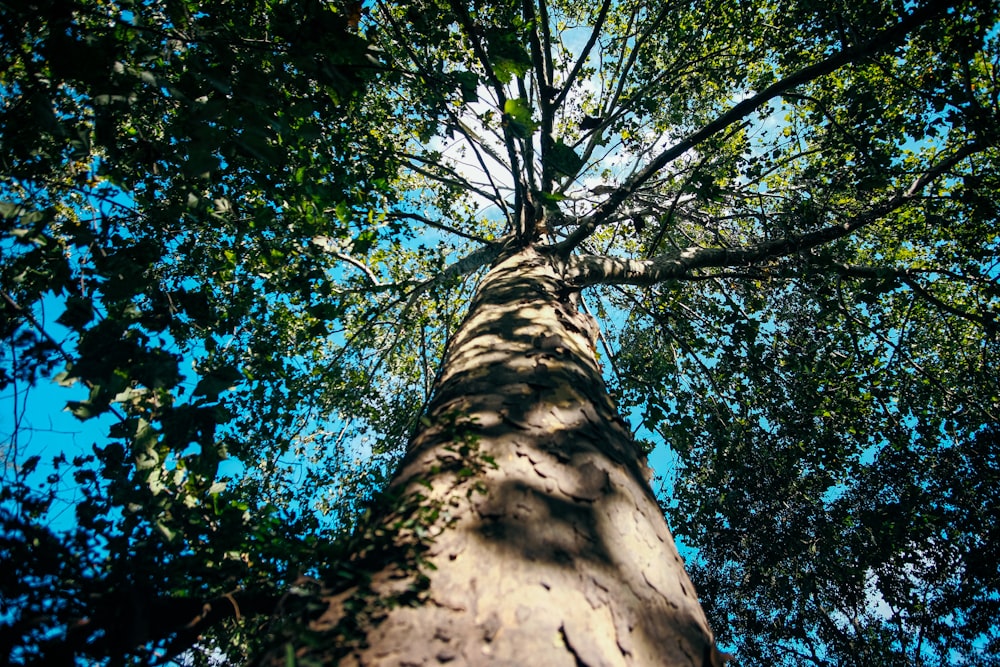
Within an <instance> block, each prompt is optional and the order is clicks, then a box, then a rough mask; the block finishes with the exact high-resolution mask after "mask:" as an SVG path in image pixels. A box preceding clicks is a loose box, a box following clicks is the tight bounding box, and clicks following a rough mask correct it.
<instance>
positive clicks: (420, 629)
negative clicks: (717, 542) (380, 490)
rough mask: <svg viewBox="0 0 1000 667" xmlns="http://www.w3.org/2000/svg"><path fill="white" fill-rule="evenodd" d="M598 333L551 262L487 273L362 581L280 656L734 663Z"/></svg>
mask: <svg viewBox="0 0 1000 667" xmlns="http://www.w3.org/2000/svg"><path fill="white" fill-rule="evenodd" d="M596 333H597V331H596V323H595V322H594V321H593V319H592V318H591V317H590V316H588V315H586V314H583V313H580V312H579V311H578V309H577V306H576V294H575V292H573V291H571V290H569V289H568V288H567V286H566V284H565V283H564V282H563V281H562V280H561V278H560V273H559V270H558V265H557V263H556V262H555V261H550V260H549V259H548V258H547V257H545V256H543V255H541V254H539V253H538V252H537V251H535V250H532V249H527V250H524V251H521V252H519V253H517V254H514V255H512V256H509V257H507V258H506V259H505V260H503V261H502V262H500V263H499V264H497V265H496V266H495V267H494V268H493V269H492V270H491V271H490V272H489V274H487V276H486V277H485V278H484V280H483V282H482V285H481V286H480V288H479V292H478V294H477V296H476V298H475V299H474V300H473V302H472V304H471V306H470V312H469V314H468V317H467V319H466V321H465V322H464V323H463V325H462V326H461V328H460V329H459V330H458V332H457V333H456V335H455V337H454V339H453V341H452V342H451V345H450V347H449V350H448V354H447V358H446V360H445V362H444V367H443V368H442V372H441V375H440V378H439V380H438V382H437V385H436V390H435V394H434V398H433V401H432V403H431V405H430V406H429V408H428V413H427V418H426V420H425V421H424V427H423V428H422V430H421V431H420V432H419V433H418V434H417V435H416V437H415V438H414V440H413V442H412V443H411V445H410V448H409V451H408V453H407V455H406V457H405V459H404V460H403V462H402V465H401V466H400V469H399V470H398V471H397V473H396V476H395V478H394V481H393V482H392V484H391V487H390V488H391V491H392V492H393V494H392V495H393V497H395V498H396V499H397V500H396V501H395V504H393V505H392V506H390V507H389V508H388V509H386V510H385V513H384V514H383V516H382V518H380V519H377V520H376V522H375V524H374V525H373V526H372V527H371V528H369V529H368V530H367V531H365V532H364V533H363V534H362V535H360V536H359V538H358V542H357V544H358V550H357V552H356V553H355V554H354V556H353V567H354V569H355V572H356V577H357V579H356V580H355V581H354V582H353V585H350V586H349V587H347V588H346V589H341V590H336V589H328V590H326V591H325V592H324V593H323V594H322V599H323V609H322V612H321V615H319V616H318V617H315V616H314V617H313V618H312V620H310V621H309V627H310V629H311V630H312V631H313V632H311V633H309V634H310V635H311V636H312V639H311V640H310V641H308V642H302V641H301V640H300V641H298V642H294V643H289V644H288V645H286V646H285V647H284V648H283V649H282V650H280V651H278V652H277V653H276V654H275V657H276V658H278V662H280V661H282V660H283V659H284V658H285V656H291V654H292V653H293V652H294V653H295V654H296V655H297V659H296V660H295V662H296V663H297V664H309V663H310V661H316V662H318V663H320V664H331V663H334V662H337V661H339V664H343V665H437V664H441V663H449V662H450V663H453V664H470V665H482V664H502V665H545V666H546V667H557V666H559V665H567V666H569V667H572V666H575V665H595V666H596V665H699V666H700V665H714V664H721V662H722V661H721V657H720V655H719V654H718V653H717V652H716V650H715V647H714V642H713V639H712V634H711V631H710V630H709V628H708V625H707V622H706V620H705V617H704V614H703V613H702V610H701V607H700V606H699V604H698V600H697V597H696V594H695V591H694V588H693V586H692V585H691V582H690V581H689V579H688V577H687V574H686V573H685V571H684V565H683V562H682V561H681V559H680V557H679V556H678V554H677V550H676V548H675V547H674V544H673V539H672V538H671V536H670V533H669V531H668V529H667V526H666V524H665V522H664V519H663V516H662V513H661V510H660V508H659V507H658V505H657V503H656V500H655V498H654V496H653V494H652V492H651V490H650V488H649V484H648V481H647V472H648V468H647V467H646V464H645V457H644V456H643V455H642V454H641V452H640V451H639V450H638V448H637V447H636V446H635V444H634V442H633V441H632V439H631V437H630V435H629V432H628V429H627V428H626V427H625V424H624V422H623V421H622V419H621V417H620V416H619V415H618V414H617V412H616V410H615V407H614V405H613V404H612V402H611V399H610V397H609V396H608V393H607V390H606V388H605V386H604V382H603V380H602V379H601V373H600V369H599V367H598V364H597V360H596V356H595V348H594V341H595V337H596ZM306 644H308V648H307V647H306ZM289 662H290V661H289Z"/></svg>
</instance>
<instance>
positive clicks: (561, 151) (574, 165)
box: [547, 139, 584, 176]
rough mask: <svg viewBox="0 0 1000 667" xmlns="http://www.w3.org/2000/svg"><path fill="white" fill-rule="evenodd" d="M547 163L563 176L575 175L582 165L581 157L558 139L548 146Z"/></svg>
mask: <svg viewBox="0 0 1000 667" xmlns="http://www.w3.org/2000/svg"><path fill="white" fill-rule="evenodd" d="M547 159H548V163H549V165H550V166H551V167H552V168H553V169H554V170H555V171H556V172H557V173H559V174H562V175H563V176H575V175H576V174H577V173H578V172H579V171H580V169H581V167H583V165H584V161H583V158H582V157H580V156H579V155H577V153H576V151H574V150H573V149H572V148H570V147H569V146H567V145H566V144H565V143H563V140H562V139H559V140H558V141H556V142H555V143H553V144H552V146H551V147H550V148H549V154H548V156H547Z"/></svg>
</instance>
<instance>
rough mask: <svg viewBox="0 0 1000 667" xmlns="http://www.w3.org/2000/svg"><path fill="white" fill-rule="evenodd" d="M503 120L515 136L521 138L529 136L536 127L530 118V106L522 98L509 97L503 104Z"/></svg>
mask: <svg viewBox="0 0 1000 667" xmlns="http://www.w3.org/2000/svg"><path fill="white" fill-rule="evenodd" d="M503 112H504V122H505V125H507V127H509V128H510V129H511V131H512V132H513V133H514V135H515V136H517V137H521V138H522V139H524V138H527V137H530V136H531V135H532V134H534V132H535V130H537V129H538V125H537V124H536V123H535V122H534V121H533V120H532V118H531V114H532V110H531V106H530V105H529V104H528V102H527V101H526V100H524V99H522V98H519V97H518V98H511V99H508V100H507V101H506V102H504V105H503Z"/></svg>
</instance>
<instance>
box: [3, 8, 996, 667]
mask: <svg viewBox="0 0 1000 667" xmlns="http://www.w3.org/2000/svg"><path fill="white" fill-rule="evenodd" d="M998 10H1000V7H998V6H997V3H996V2H995V1H993V0H962V1H959V2H951V3H939V2H898V1H896V0H884V1H878V2H869V3H863V4H861V5H857V3H848V2H812V1H810V0H799V1H797V2H792V3H778V2H774V1H772V0H741V1H739V2H735V1H732V0H695V1H694V2H673V1H671V0H664V1H660V0H652V1H651V0H642V1H641V2H640V1H638V0H635V1H633V0H614V1H613V0H603V1H602V2H597V3H578V2H564V1H562V0H550V1H546V0H539V1H537V2H536V1H533V0H524V1H523V2H508V1H501V0H497V1H491V2H472V3H463V2H459V0H418V1H416V2H407V3H391V2H371V3H369V2H364V3H358V2H340V1H336V0H335V1H332V2H326V1H322V0H228V1H224V2H211V3H208V2H198V1H197V0H31V1H30V2H26V3H25V2H16V3H15V2H0V11H2V14H0V30H2V41H0V48H2V58H3V69H2V72H0V160H2V163H0V164H2V167H0V219H2V225H3V228H2V229H3V236H2V238H0V290H2V293H0V311H2V313H3V318H2V319H0V327H2V330H0V333H2V336H3V340H4V345H3V347H2V348H0V349H2V354H3V357H2V358H3V365H0V392H2V393H3V400H4V403H3V405H4V406H5V407H4V410H5V411H7V412H6V413H5V417H4V422H3V423H4V424H5V425H4V427H3V430H4V431H5V433H4V437H5V438H6V441H5V442H4V443H3V447H4V449H3V455H4V459H5V465H4V469H3V475H4V480H3V482H4V483H3V488H2V490H0V522H2V531H0V554H2V556H3V561H4V562H5V563H7V565H6V566H5V567H4V568H3V570H4V571H3V573H2V574H0V655H3V656H4V658H5V659H7V660H8V661H10V662H12V663H14V664H31V663H33V662H35V661H40V660H42V659H43V658H44V659H48V660H53V659H62V660H64V662H65V664H73V660H75V659H78V660H90V661H94V660H97V661H106V662H110V663H118V664H122V663H128V664H131V663H133V662H134V663H140V664H141V663H144V662H152V661H156V660H163V659H164V656H169V657H172V656H176V655H178V654H179V653H181V652H184V651H188V653H187V654H186V655H187V656H188V658H189V659H190V660H193V661H196V662H200V663H207V662H210V661H211V659H212V655H213V651H214V652H215V655H216V656H217V655H219V654H220V652H221V654H224V655H225V656H226V657H227V659H228V660H230V661H232V662H242V661H245V660H247V659H248V658H249V656H250V655H252V654H254V653H255V652H256V651H257V650H259V648H260V642H261V641H263V639H262V638H263V637H264V636H265V635H266V632H263V630H265V629H266V628H267V627H268V625H267V623H268V621H267V617H266V614H265V615H264V616H263V617H262V616H254V615H253V614H254V612H257V611H263V612H267V613H271V612H273V611H274V609H275V605H277V604H280V602H281V600H282V599H284V597H287V594H288V591H289V590H293V589H294V588H295V587H296V586H300V585H302V583H301V582H302V581H303V577H304V576H322V575H324V573H326V572H329V571H334V570H336V569H337V568H341V567H344V562H345V561H344V558H345V554H348V553H350V552H351V550H352V549H354V548H355V547H356V545H357V540H358V539H362V538H360V537H359V534H358V533H355V532H354V528H355V527H356V526H357V525H358V524H359V522H360V521H363V515H364V512H365V508H366V507H367V506H368V504H369V502H370V501H371V499H372V498H373V497H374V496H375V495H376V494H377V493H378V491H379V490H380V489H381V488H382V487H383V486H384V483H385V480H386V478H387V476H388V475H389V474H390V473H391V471H392V469H393V467H394V464H395V461H396V460H397V459H398V457H399V456H400V454H401V452H402V451H403V449H404V448H405V446H406V444H407V441H408V440H409V438H410V436H411V434H412V433H413V432H414V431H415V430H416V429H418V428H419V427H420V423H421V422H420V419H421V415H422V412H421V410H422V406H423V405H424V404H425V402H426V401H427V400H428V398H429V395H430V392H431V388H432V386H433V384H434V381H435V377H436V373H437V369H438V368H439V366H440V363H441V360H442V356H443V354H444V351H445V349H446V347H447V345H448V342H449V340H450V337H451V335H452V333H453V332H454V331H455V329H456V327H457V326H458V324H459V323H460V322H461V321H462V318H463V315H464V313H465V309H466V307H467V304H468V300H469V297H470V295H471V294H472V292H473V291H474V290H475V287H476V284H477V280H478V279H479V278H480V277H481V276H482V273H483V271H484V270H485V269H486V268H487V267H489V265H490V263H491V262H493V261H494V260H495V259H496V258H498V257H500V256H501V255H502V254H503V253H504V252H505V251H506V250H507V249H509V248H511V247H515V246H517V247H523V246H528V245H534V246H536V247H537V248H539V249H541V250H544V252H546V253H550V254H551V256H553V257H556V258H558V259H559V260H560V261H561V262H562V266H563V268H564V271H563V279H564V280H565V282H566V285H568V286H571V287H572V288H574V289H577V288H579V289H583V293H582V294H583V299H582V302H583V307H584V308H586V309H588V310H589V311H590V312H592V313H593V314H594V315H595V317H597V318H598V321H599V323H600V325H601V332H602V333H601V337H600V346H599V353H600V355H601V359H602V362H603V363H604V365H605V373H606V376H607V381H608V383H609V384H610V386H611V387H612V389H613V391H614V393H615V395H616V397H617V400H618V406H619V409H620V411H621V413H622V415H623V416H624V417H625V419H626V420H627V421H628V423H629V426H630V428H631V429H632V431H633V432H634V433H635V434H636V435H637V437H638V438H640V439H641V440H642V441H643V442H645V443H647V444H648V446H649V447H650V448H653V447H657V446H658V447H660V450H659V451H669V452H671V456H670V459H669V460H670V461H672V463H671V465H670V466H669V468H668V469H661V470H658V471H657V472H658V473H659V474H660V475H661V477H662V482H663V483H662V488H661V489H660V491H661V497H662V505H663V508H664V511H665V512H666V513H667V517H668V521H669V523H670V525H671V528H672V529H673V530H674V531H675V533H676V534H677V535H678V536H679V537H680V540H681V542H682V543H683V544H684V545H685V546H686V547H687V550H686V551H685V556H686V557H687V558H688V569H689V572H690V573H691V576H692V578H693V579H694V581H695V583H696V584H697V586H698V589H699V593H700V595H701V597H702V601H703V604H704V606H705V609H706V612H707V613H708V615H709V617H710V620H711V621H712V625H713V628H714V630H715V632H716V634H717V637H718V638H719V640H720V643H721V644H722V645H724V646H726V647H728V648H729V649H730V650H731V651H733V653H734V654H735V656H736V661H737V664H815V665H849V664H856V665H873V664H880V665H881V664H900V665H903V664H907V665H910V664H928V665H933V664H956V663H959V662H960V661H963V660H964V661H967V662H969V663H970V664H971V663H975V664H988V662H987V661H988V660H990V659H993V660H995V658H991V656H995V655H997V654H1000V636H998V628H997V626H996V619H997V618H998V617H1000V609H998V606H1000V571H998V567H1000V566H998V563H1000V553H998V552H997V548H998V547H997V546H996V545H997V544H998V543H1000V535H998V534H997V531H998V526H1000V521H998V518H1000V517H998V515H1000V492H998V489H1000V459H998V457H1000V441H998V437H1000V426H998V416H1000V415H998V413H1000V383H998V382H997V378H998V377H1000V367H998V358H1000V342H998V340H997V335H998V323H997V318H998V317H1000V221H998V219H997V218H998V206H1000V203H998V202H1000V197H998V194H1000V160H998V158H1000V147H998V144H1000V130H998V128H1000V30H998V19H997V16H998V14H1000V12H998ZM52 381H55V382H57V383H58V384H59V385H63V386H65V387H67V389H64V390H60V391H61V392H62V393H61V394H56V395H57V396H63V395H64V399H63V398H59V399H56V400H54V401H53V402H52V404H51V405H50V406H49V407H50V409H51V410H53V411H59V410H62V409H64V408H65V409H68V410H69V411H71V412H72V414H73V415H75V416H76V417H77V418H78V419H80V420H82V421H85V422H86V423H94V422H96V423H99V424H100V425H101V436H100V437H99V438H95V439H94V441H93V442H90V441H88V442H86V443H85V445H84V446H83V449H80V448H79V447H78V446H77V445H76V444H74V443H73V442H72V439H71V438H66V439H60V437H59V434H58V433H45V432H43V431H41V430H39V431H37V432H34V433H33V431H32V425H31V424H28V423H23V415H22V414H21V412H20V410H21V406H22V405H23V403H22V401H23V400H24V397H25V396H26V395H30V394H32V393H33V392H35V393H37V392H41V391H43V389H41V387H42V386H44V385H47V384H49V383H50V382H52ZM49 391H51V390H49ZM45 395H46V396H51V395H52V394H51V393H46V394H45ZM7 406H10V407H9V408H8V407H7ZM11 414H12V416H13V419H10V420H8V415H11ZM8 424H9V425H8ZM40 426H41V425H39V424H35V425H34V427H35V428H39V427H40ZM77 444H78V443H77ZM660 458H664V457H660ZM67 493H72V494H74V502H73V505H74V513H73V518H72V520H70V521H67V520H66V519H65V518H63V519H58V518H57V517H58V516H59V515H60V513H62V512H65V510H66V504H67V503H66V494H67ZM283 596H284V597H283ZM209 600H213V601H216V602H217V604H215V605H214V606H213V609H215V610H216V612H214V613H217V614H218V615H219V616H221V617H225V618H222V619H221V620H220V619H219V618H215V617H214V616H212V614H203V613H202V611H201V610H202V609H203V605H204V604H205V601H209ZM220 610H221V611H220ZM233 611H235V613H233ZM199 614H201V616H199ZM217 621H218V622H217ZM199 637H200V638H199Z"/></svg>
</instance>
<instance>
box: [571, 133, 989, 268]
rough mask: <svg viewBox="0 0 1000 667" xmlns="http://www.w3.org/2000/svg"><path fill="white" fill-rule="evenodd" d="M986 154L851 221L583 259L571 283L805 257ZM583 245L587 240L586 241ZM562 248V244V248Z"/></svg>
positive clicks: (966, 149)
mask: <svg viewBox="0 0 1000 667" xmlns="http://www.w3.org/2000/svg"><path fill="white" fill-rule="evenodd" d="M982 150H984V147H983V146H981V145H979V144H975V143H972V144H966V145H965V146H963V147H962V148H960V149H959V150H957V151H956V152H955V153H954V154H953V155H951V156H950V157H948V158H946V159H944V160H942V161H941V162H939V163H938V164H937V165H935V166H933V167H931V168H930V169H928V170H927V171H926V172H924V173H923V174H922V175H920V176H919V177H918V178H916V179H915V180H914V181H913V182H912V183H911V184H910V186H909V187H908V188H907V189H906V190H903V191H901V192H897V193H896V194H895V195H893V196H892V197H890V198H889V199H887V200H885V201H884V202H882V203H881V204H879V205H877V206H874V207H872V208H871V209H869V210H868V211H865V212H864V213H860V214H858V215H855V216H852V217H851V218H849V219H848V220H846V221H844V222H842V223H840V224H835V225H830V226H828V227H823V228H820V229H817V230H815V231H812V232H807V233H805V234H797V235H794V236H789V237H786V238H783V239H776V240H774V241H765V242H762V243H758V244H756V245H752V246H747V247H744V248H703V247H698V246H692V247H688V248H684V249H682V250H680V251H679V252H675V253H671V254H668V255H659V256H657V257H655V258H653V259H649V260H634V259H621V258H618V257H602V256H595V255H582V256H579V257H573V258H570V260H569V262H568V273H567V277H568V278H569V279H570V280H572V282H573V283H574V284H576V285H579V286H587V285H593V284H595V283H598V282H604V283H617V284H629V285H653V284H656V283H659V282H663V281H665V280H676V279H680V278H689V277H691V276H690V272H691V271H693V270H696V269H702V268H710V267H737V266H752V265H755V264H760V263H762V262H766V261H770V260H774V259H778V258H780V257H785V256H788V255H793V254H795V253H800V252H804V251H806V250H809V249H811V248H815V247H817V246H821V245H825V244H827V243H830V242H832V241H835V240H837V239H840V238H843V237H845V236H848V235H850V234H852V233H854V232H856V231H857V230H859V229H861V228H863V227H865V226H867V225H870V224H872V223H873V222H875V221H877V220H879V219H880V218H882V217H883V216H885V215H887V214H889V213H891V212H892V211H895V210H896V209H899V208H901V207H903V206H905V205H906V204H908V203H909V202H911V201H913V200H914V199H917V198H918V197H919V196H920V193H921V192H922V190H923V189H924V188H925V187H926V186H927V185H928V184H930V183H931V182H933V181H934V180H935V179H937V178H938V177H940V176H941V175H942V174H944V173H945V172H947V171H948V170H949V169H951V168H952V167H953V166H955V165H956V164H957V163H959V162H961V161H962V160H964V159H965V158H967V157H969V156H970V155H972V154H974V153H976V152H979V151H982ZM581 240H582V239H581ZM560 245H561V244H560Z"/></svg>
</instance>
